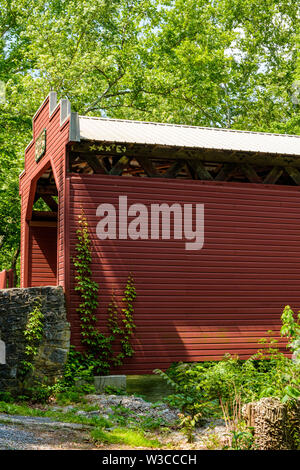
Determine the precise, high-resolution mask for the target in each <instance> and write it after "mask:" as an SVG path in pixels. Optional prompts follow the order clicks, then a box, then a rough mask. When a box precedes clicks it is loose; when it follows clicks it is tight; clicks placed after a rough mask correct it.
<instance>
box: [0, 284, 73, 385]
mask: <svg viewBox="0 0 300 470" xmlns="http://www.w3.org/2000/svg"><path fill="white" fill-rule="evenodd" d="M38 299H40V302H41V311H42V313H43V314H44V319H43V339H42V340H41V342H40V345H39V350H38V354H37V355H36V356H35V358H34V360H33V364H34V373H33V378H37V379H38V380H39V381H41V382H43V383H50V384H51V383H54V381H55V379H56V378H57V377H58V376H60V375H61V374H62V370H63V366H64V364H65V361H66V358H67V354H68V350H69V346H70V325H69V323H68V322H67V321H66V308H65V298H64V292H63V289H62V288H61V287H29V288H24V289H21V288H15V289H3V290H0V337H1V340H2V341H3V342H4V343H5V355H6V363H5V364H0V391H1V390H10V391H18V390H20V389H21V388H22V379H21V378H20V372H21V370H22V369H21V363H22V361H23V360H26V359H27V360H28V357H26V355H25V347H26V338H25V336H24V331H25V328H26V324H27V320H28V316H29V314H30V312H32V310H33V309H34V307H35V305H36V301H37V300H38Z"/></svg>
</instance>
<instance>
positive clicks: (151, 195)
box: [67, 175, 300, 373]
mask: <svg viewBox="0 0 300 470" xmlns="http://www.w3.org/2000/svg"><path fill="white" fill-rule="evenodd" d="M119 195H127V197H128V205H130V204H132V203H143V204H145V205H146V206H148V207H149V205H150V204H151V203H159V204H161V203H163V202H165V203H168V204H173V203H180V204H187V203H193V204H196V203H198V204H200V203H204V205H205V243H204V247H203V249H202V250H199V251H186V250H185V248H184V241H181V240H136V241H133V240H130V239H129V240H104V241H100V240H99V239H98V238H97V236H96V225H97V222H98V221H99V218H97V217H96V209H97V207H98V205H99V204H101V203H112V204H114V205H115V206H116V207H118V197H119ZM299 196H300V193H299V189H298V188H297V187H295V188H294V187H286V186H271V185H270V186H268V185H255V184H245V183H243V184H238V183H216V182H204V181H193V180H189V181H187V180H185V181H183V180H168V179H163V180H161V179H152V178H126V177H112V176H111V177H106V176H100V175H91V176H88V175H82V176H79V175H72V177H71V178H70V208H69V210H70V215H69V220H70V225H69V228H68V229H69V233H68V234H67V237H68V238H69V239H70V259H72V256H73V255H74V246H75V243H76V234H75V231H76V228H77V225H76V221H77V216H78V215H79V213H80V208H81V206H82V207H83V208H84V210H85V213H86V215H87V217H88V221H89V226H90V234H91V238H92V240H93V265H92V270H93V276H94V279H95V280H96V281H97V282H98V283H99V285H100V296H99V299H100V305H99V311H98V318H99V325H100V326H101V327H103V326H104V325H105V317H106V311H107V305H108V303H109V301H110V295H111V291H112V288H115V289H116V292H117V294H118V295H121V292H122V289H123V287H124V285H125V282H126V279H127V276H128V274H129V272H132V273H133V275H134V278H135V284H136V289H137V293H138V297H137V300H136V303H135V322H136V325H137V328H136V335H135V340H134V346H135V350H136V353H135V356H134V358H132V359H128V360H126V362H125V364H124V366H123V368H122V371H123V372H126V373H149V372H152V370H153V369H154V368H156V367H160V368H166V367H168V366H169V365H170V364H171V363H172V362H173V361H200V360H212V359H221V358H222V356H223V355H224V353H226V352H228V353H231V354H239V356H240V357H241V358H242V359H245V358H247V357H249V356H250V355H251V354H253V353H255V352H256V351H257V348H258V347H260V346H259V344H258V343H257V340H258V339H259V338H261V337H264V336H266V332H267V330H273V331H274V332H275V334H276V336H277V337H278V338H279V328H280V315H281V312H282V310H283V308H284V306H285V305H286V304H290V305H291V306H292V307H294V308H295V309H297V308H298V307H299V306H300V289H299V283H300V197H299ZM70 278H71V282H70V296H69V301H70V305H69V320H70V321H71V324H72V341H73V343H74V344H76V345H79V344H80V331H79V321H78V315H77V313H76V306H77V304H78V297H77V295H76V294H75V292H74V268H73V266H72V264H71V266H70ZM279 345H280V346H282V347H283V343H282V342H281V341H280V342H279Z"/></svg>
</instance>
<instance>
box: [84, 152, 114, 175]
mask: <svg viewBox="0 0 300 470" xmlns="http://www.w3.org/2000/svg"><path fill="white" fill-rule="evenodd" d="M80 158H81V159H85V160H86V162H87V164H88V165H89V166H90V167H91V168H92V170H93V171H94V173H96V174H100V175H106V174H107V173H108V171H107V169H106V167H105V165H104V164H103V162H102V161H101V160H99V159H98V158H97V156H96V155H93V154H88V153H87V154H85V155H83V156H81V157H80Z"/></svg>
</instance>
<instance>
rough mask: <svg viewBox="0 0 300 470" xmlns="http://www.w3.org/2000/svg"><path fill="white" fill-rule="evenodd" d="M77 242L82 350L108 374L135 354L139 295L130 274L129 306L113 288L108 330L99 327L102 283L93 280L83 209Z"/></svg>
mask: <svg viewBox="0 0 300 470" xmlns="http://www.w3.org/2000/svg"><path fill="white" fill-rule="evenodd" d="M76 234H77V244H76V247H75V249H76V256H74V258H73V263H74V266H75V269H76V276H75V281H76V285H75V291H76V292H78V294H79V296H80V299H81V301H80V304H79V306H78V308H77V309H76V310H77V313H78V314H79V317H80V334H81V343H82V345H83V346H85V352H83V353H81V355H82V360H83V361H85V362H86V360H87V359H88V360H89V363H90V364H91V365H92V366H93V371H94V372H95V373H101V374H103V373H104V374H107V373H109V371H110V368H111V367H112V366H116V365H121V364H122V363H123V360H124V358H125V357H131V356H132V355H133V354H134V350H133V348H132V345H131V338H132V336H133V331H134V328H135V325H134V321H133V314H134V308H133V302H134V299H135V297H136V290H135V286H134V279H133V276H132V275H131V274H130V275H129V276H128V280H127V283H126V286H125V289H124V293H123V298H122V301H123V302H124V304H125V307H124V308H122V309H121V312H120V309H119V307H118V304H117V301H116V295H115V292H114V291H113V292H112V298H111V302H110V304H109V306H108V320H107V327H108V334H105V333H102V332H101V331H100V330H99V328H97V317H96V310H97V308H98V304H99V285H98V284H97V282H95V281H93V280H92V270H91V262H92V252H91V240H90V236H89V228H88V222H87V219H86V216H85V214H84V211H83V209H82V210H81V213H80V215H79V216H78V228H77V230H76ZM117 339H119V342H120V349H121V350H120V351H119V352H118V353H115V351H114V348H113V346H114V343H115V341H116V340H117Z"/></svg>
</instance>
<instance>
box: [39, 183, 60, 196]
mask: <svg viewBox="0 0 300 470" xmlns="http://www.w3.org/2000/svg"><path fill="white" fill-rule="evenodd" d="M36 193H37V194H38V198H39V197H41V196H42V194H50V195H52V196H57V188H56V186H55V184H52V185H47V186H42V185H38V186H37V188H36Z"/></svg>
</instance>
